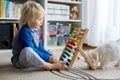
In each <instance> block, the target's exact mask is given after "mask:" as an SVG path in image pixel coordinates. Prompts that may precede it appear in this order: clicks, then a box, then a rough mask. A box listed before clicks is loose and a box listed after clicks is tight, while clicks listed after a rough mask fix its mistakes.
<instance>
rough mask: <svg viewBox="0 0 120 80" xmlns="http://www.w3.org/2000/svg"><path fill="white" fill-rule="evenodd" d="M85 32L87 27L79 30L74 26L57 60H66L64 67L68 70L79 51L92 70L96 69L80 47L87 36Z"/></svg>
mask: <svg viewBox="0 0 120 80" xmlns="http://www.w3.org/2000/svg"><path fill="white" fill-rule="evenodd" d="M87 33H88V29H82V30H79V29H78V28H74V30H73V32H72V34H71V36H70V38H69V40H68V41H67V44H66V46H65V48H64V50H63V52H62V55H61V56H60V59H59V60H61V61H65V62H66V68H67V69H68V70H70V69H71V67H72V65H73V63H74V61H75V59H76V58H77V56H78V54H79V53H80V54H81V55H82V56H83V57H84V59H85V60H86V62H87V63H88V64H89V66H90V67H91V68H92V69H93V70H95V69H96V67H95V66H94V65H93V63H92V62H91V61H90V59H89V57H88V56H87V55H86V54H85V53H84V51H83V49H82V45H83V42H84V40H85V38H86V36H87Z"/></svg>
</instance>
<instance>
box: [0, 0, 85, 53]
mask: <svg viewBox="0 0 120 80" xmlns="http://www.w3.org/2000/svg"><path fill="white" fill-rule="evenodd" d="M11 1H12V0H11ZM22 1H23V0H22ZM22 1H21V0H18V1H17V2H20V3H21V2H22ZM25 1H27V0H25ZM25 1H23V2H22V3H24V2H25ZM35 1H36V2H39V3H40V4H41V5H42V6H43V8H44V10H45V18H44V24H43V31H44V32H43V40H44V43H43V46H44V47H45V48H46V49H63V48H64V46H48V45H47V40H48V38H47V36H48V33H47V32H48V31H47V30H48V28H47V24H48V22H59V23H72V24H74V25H77V26H79V27H80V28H81V27H82V12H83V8H82V0H79V1H70V0H35ZM49 3H54V4H63V5H68V6H70V5H76V6H78V9H79V17H78V19H77V20H70V19H69V20H65V19H48V17H47V11H48V9H47V7H48V4H49ZM56 7H57V6H56ZM4 22H8V23H12V22H16V23H18V22H19V18H0V23H4ZM1 52H11V50H0V53H1Z"/></svg>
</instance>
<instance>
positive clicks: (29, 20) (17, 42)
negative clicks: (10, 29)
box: [11, 1, 65, 70]
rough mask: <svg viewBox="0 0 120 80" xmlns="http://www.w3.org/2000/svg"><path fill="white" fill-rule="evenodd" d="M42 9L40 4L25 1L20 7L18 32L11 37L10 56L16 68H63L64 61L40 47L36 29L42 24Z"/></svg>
mask: <svg viewBox="0 0 120 80" xmlns="http://www.w3.org/2000/svg"><path fill="white" fill-rule="evenodd" d="M43 18H44V10H43V8H42V7H41V6H40V4H38V3H36V2H34V1H27V2H26V3H25V4H24V5H23V7H22V9H21V18H20V25H21V26H22V27H21V28H20V30H19V32H18V33H17V34H16V36H15V38H14V39H13V44H12V53H13V56H12V58H11V61H12V64H13V65H14V66H16V67H17V68H29V67H32V66H34V67H38V68H42V69H46V70H63V69H64V68H65V62H60V61H58V60H57V59H56V58H55V57H54V56H53V55H51V54H50V53H49V52H48V51H47V50H45V49H44V48H43V47H42V42H41V41H40V40H39V36H38V29H39V28H40V27H41V25H42V24H43Z"/></svg>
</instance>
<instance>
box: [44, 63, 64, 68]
mask: <svg viewBox="0 0 120 80" xmlns="http://www.w3.org/2000/svg"><path fill="white" fill-rule="evenodd" d="M64 68H65V62H60V61H58V62H56V63H53V64H52V63H45V64H44V65H43V69H45V70H64Z"/></svg>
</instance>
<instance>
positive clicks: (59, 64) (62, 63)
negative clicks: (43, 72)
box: [53, 62, 65, 70]
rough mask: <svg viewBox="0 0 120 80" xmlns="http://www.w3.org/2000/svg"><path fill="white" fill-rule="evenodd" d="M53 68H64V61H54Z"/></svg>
mask: <svg viewBox="0 0 120 80" xmlns="http://www.w3.org/2000/svg"><path fill="white" fill-rule="evenodd" d="M53 66H54V69H55V70H64V68H65V62H56V63H54V64H53Z"/></svg>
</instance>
